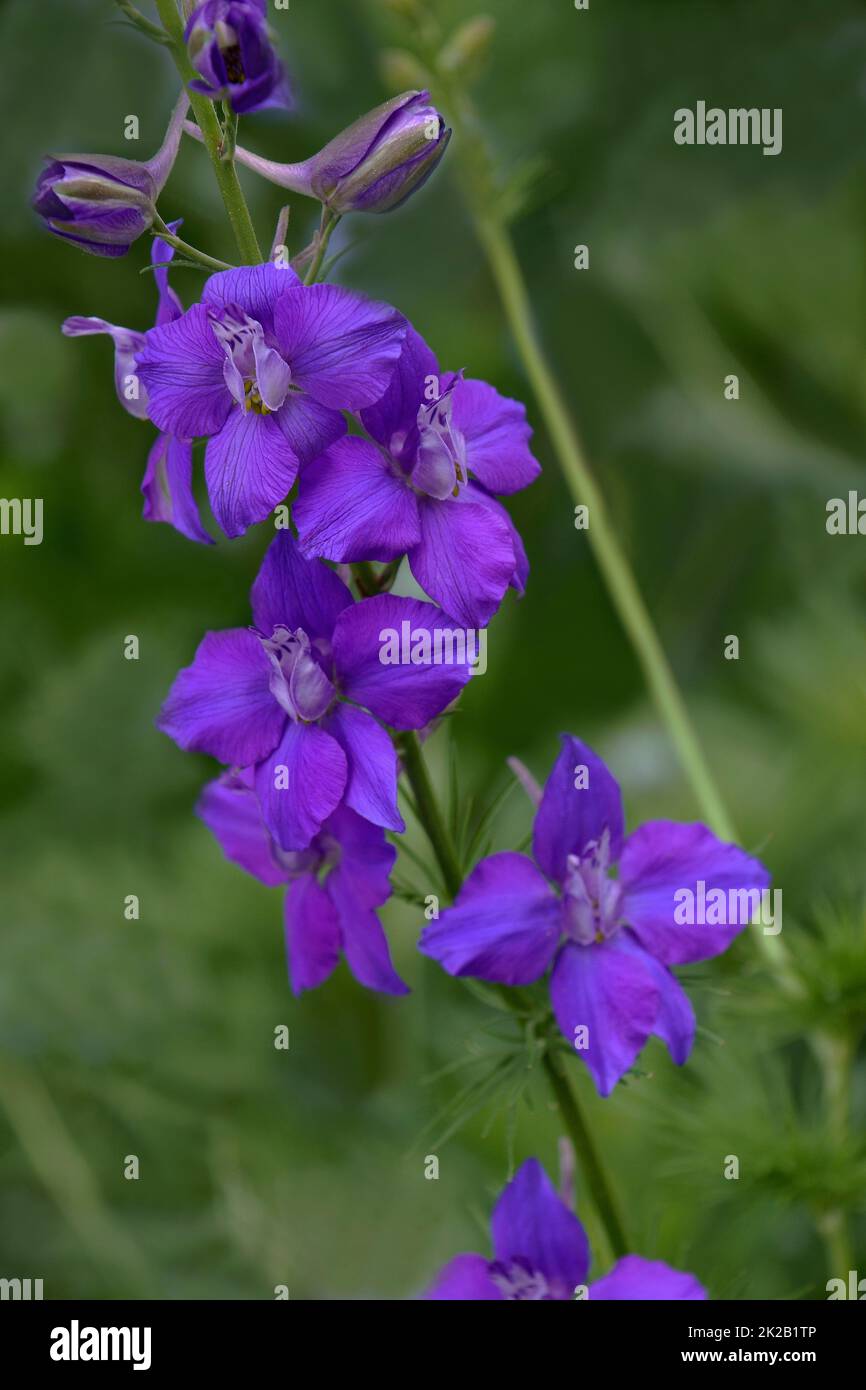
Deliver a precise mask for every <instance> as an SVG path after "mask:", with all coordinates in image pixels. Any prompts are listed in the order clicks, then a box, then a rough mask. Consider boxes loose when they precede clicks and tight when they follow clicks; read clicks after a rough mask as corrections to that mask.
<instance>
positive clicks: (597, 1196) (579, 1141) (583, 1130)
mask: <svg viewBox="0 0 866 1390" xmlns="http://www.w3.org/2000/svg"><path fill="white" fill-rule="evenodd" d="M542 1066H543V1067H544V1070H545V1072H546V1073H547V1079H548V1081H549V1082H550V1089H551V1090H552V1092H553V1094H554V1097H555V1099H556V1103H557V1105H558V1106H559V1113H560V1115H561V1116H562V1120H563V1123H564V1125H565V1127H566V1129H567V1130H568V1134H569V1138H570V1139H571V1142H572V1144H573V1145H574V1148H575V1151H576V1153H577V1154H579V1156H580V1163H581V1168H582V1170H583V1175H584V1177H585V1179H586V1183H587V1186H588V1188H589V1190H590V1193H591V1194H592V1200H593V1203H594V1205H595V1209H596V1211H597V1212H598V1214H599V1216H600V1217H601V1219H602V1221H603V1223H604V1228H605V1231H606V1232H607V1238H608V1240H609V1242H610V1248H611V1253H612V1254H613V1256H614V1259H617V1260H618V1259H620V1258H621V1256H623V1255H627V1254H628V1241H627V1240H626V1238H625V1232H624V1230H623V1225H622V1221H621V1219H620V1215H619V1210H618V1208H617V1204H616V1200H615V1198H614V1196H613V1193H612V1192H611V1189H610V1187H609V1185H608V1182H607V1178H606V1177H605V1173H604V1168H603V1167H602V1164H601V1159H600V1158H599V1155H598V1150H597V1149H596V1147H595V1143H594V1141H593V1138H592V1134H591V1133H590V1130H589V1126H588V1125H587V1123H586V1120H585V1119H584V1116H583V1111H582V1110H581V1108H580V1106H579V1104H578V1102H577V1098H576V1096H575V1094H574V1091H573V1090H572V1088H571V1086H570V1085H569V1083H568V1080H567V1078H566V1076H565V1073H564V1071H563V1070H562V1067H561V1064H560V1061H559V1058H558V1057H557V1056H556V1054H555V1053H554V1052H552V1051H547V1052H545V1054H544V1057H543V1058H542Z"/></svg>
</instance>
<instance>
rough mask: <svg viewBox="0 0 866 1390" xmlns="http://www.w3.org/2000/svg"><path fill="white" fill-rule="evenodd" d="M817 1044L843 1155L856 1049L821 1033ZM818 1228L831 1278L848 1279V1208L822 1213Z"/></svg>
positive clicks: (830, 1120)
mask: <svg viewBox="0 0 866 1390" xmlns="http://www.w3.org/2000/svg"><path fill="white" fill-rule="evenodd" d="M813 1045H814V1047H815V1051H816V1054H817V1057H818V1062H819V1064H820V1067H821V1075H822V1081H823V1090H824V1101H825V1107H826V1117H827V1134H828V1137H829V1139H830V1141H831V1143H832V1144H833V1147H834V1149H835V1150H836V1152H837V1153H841V1152H842V1151H843V1150H844V1149H845V1147H846V1145H847V1143H848V1119H849V1112H850V1104H851V1100H850V1097H851V1070H852V1067H853V1062H854V1047H853V1046H852V1044H851V1042H850V1040H849V1039H848V1038H839V1037H834V1036H831V1035H829V1034H826V1033H819V1034H817V1035H816V1037H815V1038H814V1040H813ZM817 1225H818V1229H819V1231H820V1233H821V1236H822V1238H823V1240H824V1245H825V1248H826V1250H827V1261H828V1269H829V1274H830V1277H831V1278H842V1279H844V1278H846V1277H847V1274H848V1271H849V1269H853V1267H854V1255H853V1251H852V1248H851V1239H850V1235H849V1232H848V1222H847V1219H846V1215H845V1211H844V1208H842V1207H831V1208H830V1209H829V1210H825V1211H823V1212H820V1213H819V1214H818V1217H817Z"/></svg>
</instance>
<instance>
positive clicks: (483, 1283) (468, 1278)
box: [424, 1255, 502, 1303]
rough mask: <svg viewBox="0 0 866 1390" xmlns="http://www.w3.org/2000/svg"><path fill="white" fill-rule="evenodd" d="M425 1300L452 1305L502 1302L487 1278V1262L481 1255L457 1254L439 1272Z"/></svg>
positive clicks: (490, 1280) (496, 1290)
mask: <svg viewBox="0 0 866 1390" xmlns="http://www.w3.org/2000/svg"><path fill="white" fill-rule="evenodd" d="M424 1298H425V1299H426V1300H428V1301H429V1300H440V1301H448V1302H451V1303H468V1302H472V1301H474V1302H478V1301H479V1300H484V1301H486V1302H488V1303H495V1302H497V1301H501V1300H502V1294H501V1293H500V1292H499V1290H498V1289H497V1287H496V1285H495V1284H494V1283H493V1280H492V1279H491V1278H490V1262H489V1261H488V1260H485V1258H484V1256H483V1255H456V1256H455V1257H454V1259H453V1260H451V1261H450V1262H449V1263H448V1264H447V1265H446V1266H445V1268H444V1269H443V1270H441V1271H440V1273H439V1276H438V1278H437V1280H436V1283H435V1284H432V1285H431V1287H430V1288H429V1289H428V1290H427V1292H426V1293H425V1295H424Z"/></svg>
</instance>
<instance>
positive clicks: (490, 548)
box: [409, 496, 515, 629]
mask: <svg viewBox="0 0 866 1390" xmlns="http://www.w3.org/2000/svg"><path fill="white" fill-rule="evenodd" d="M418 511H419V515H420V519H421V540H420V542H419V543H418V545H416V546H414V547H413V548H412V550H410V551H409V566H410V568H411V570H412V573H413V575H414V576H415V578H416V579H417V581H418V583H419V584H420V585H421V588H422V589H423V590H424V592H425V594H428V595H429V597H430V598H432V599H435V601H436V602H437V603H438V604H440V605H441V606H442V608H444V609H445V611H446V613H450V614H451V615H452V616H453V617H454V618H456V619H457V621H458V622H460V623H463V624H464V625H465V626H466V627H470V628H476V629H477V628H482V627H486V626H487V624H488V623H489V621H490V619H491V618H492V617H493V615H494V613H495V612H496V610H497V608H498V607H499V605H500V603H501V602H502V598H503V595H504V594H505V591H506V589H507V588H508V586H509V584H510V582H511V576H512V575H513V573H514V567H515V555H514V546H513V544H512V541H511V533H510V530H509V527H508V526H507V524H506V523H505V522H504V521H503V520H502V519H501V518H500V517H498V516H496V515H495V514H494V513H492V512H491V511H489V510H488V508H487V507H485V506H483V505H481V504H480V503H478V502H472V501H463V500H462V496H461V497H459V498H449V499H448V500H447V501H445V502H437V501H434V500H433V499H432V498H426V497H425V498H419V505H418Z"/></svg>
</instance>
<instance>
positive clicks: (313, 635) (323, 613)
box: [251, 531, 353, 642]
mask: <svg viewBox="0 0 866 1390" xmlns="http://www.w3.org/2000/svg"><path fill="white" fill-rule="evenodd" d="M251 600H252V607H253V622H254V623H255V625H256V627H257V628H258V630H259V632H262V633H264V635H265V636H266V637H270V635H271V633H272V632H273V630H274V628H275V627H287V628H289V629H291V630H292V631H294V630H295V629H296V628H299V627H300V628H303V630H304V632H306V634H307V636H308V637H309V638H310V639H311V640H312V641H320V642H330V640H331V637H332V635H333V632H334V625H335V623H336V621H337V618H338V617H339V616H340V614H341V613H342V611H343V609H344V608H349V607H351V606H352V603H353V599H352V595H351V594H350V592H349V590H348V589H347V588H346V586H345V584H344V583H343V581H342V580H341V579H340V578H339V577H338V576H337V575H336V574H335V573H334V571H333V570H330V569H328V566H327V565H323V564H321V563H320V562H319V561H318V560H307V559H305V557H304V556H303V555H302V554H301V551H300V548H299V546H298V543H297V541H296V540H295V539H294V537H293V536H292V534H291V533H290V532H289V531H278V532H277V534H276V536H275V537H274V539H273V540H272V541H271V543H270V545H269V546H268V548H267V550H266V552H265V558H264V559H263V561H262V565H261V569H260V570H259V572H258V575H257V576H256V581H255V583H254V584H253V590H252V594H251Z"/></svg>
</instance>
